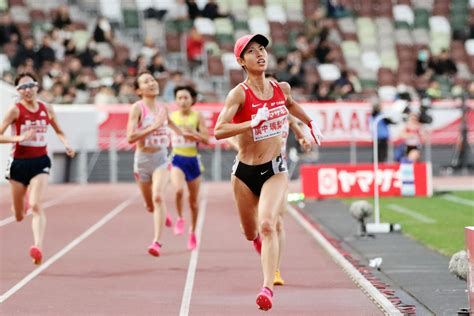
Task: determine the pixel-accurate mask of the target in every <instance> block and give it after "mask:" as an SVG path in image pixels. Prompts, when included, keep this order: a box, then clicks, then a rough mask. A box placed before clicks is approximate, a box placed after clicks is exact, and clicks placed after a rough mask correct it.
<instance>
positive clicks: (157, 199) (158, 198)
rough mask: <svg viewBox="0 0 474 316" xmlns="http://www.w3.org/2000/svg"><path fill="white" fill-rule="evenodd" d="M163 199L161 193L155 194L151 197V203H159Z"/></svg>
mask: <svg viewBox="0 0 474 316" xmlns="http://www.w3.org/2000/svg"><path fill="white" fill-rule="evenodd" d="M162 201H163V198H162V197H161V194H157V195H155V196H154V197H153V203H156V204H160V203H161V202H162Z"/></svg>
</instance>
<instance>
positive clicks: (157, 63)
mask: <svg viewBox="0 0 474 316" xmlns="http://www.w3.org/2000/svg"><path fill="white" fill-rule="evenodd" d="M148 71H149V72H150V73H151V74H152V75H153V77H155V78H159V77H161V78H163V77H166V76H167V75H168V71H167V70H166V67H165V61H164V59H163V55H161V54H160V53H157V54H155V55H154V56H153V57H152V59H151V64H150V66H148Z"/></svg>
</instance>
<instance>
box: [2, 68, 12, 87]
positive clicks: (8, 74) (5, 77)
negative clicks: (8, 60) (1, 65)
mask: <svg viewBox="0 0 474 316" xmlns="http://www.w3.org/2000/svg"><path fill="white" fill-rule="evenodd" d="M2 80H3V81H5V82H7V83H9V84H11V85H15V77H14V76H13V73H11V72H10V71H5V72H4V73H3V75H2Z"/></svg>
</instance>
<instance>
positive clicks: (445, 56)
mask: <svg viewBox="0 0 474 316" xmlns="http://www.w3.org/2000/svg"><path fill="white" fill-rule="evenodd" d="M433 69H434V72H435V74H436V75H448V76H454V75H455V74H456V73H457V72H458V68H457V67H456V64H455V63H454V61H453V60H452V58H451V56H450V55H449V51H448V50H446V49H443V50H442V51H441V53H440V54H439V55H438V56H437V58H436V59H435V60H434V62H433Z"/></svg>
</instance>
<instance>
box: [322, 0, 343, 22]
mask: <svg viewBox="0 0 474 316" xmlns="http://www.w3.org/2000/svg"><path fill="white" fill-rule="evenodd" d="M326 10H327V15H328V17H330V18H336V19H337V18H341V17H343V16H345V14H346V10H345V8H344V6H343V5H342V4H341V3H340V1H339V0H327V2H326Z"/></svg>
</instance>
